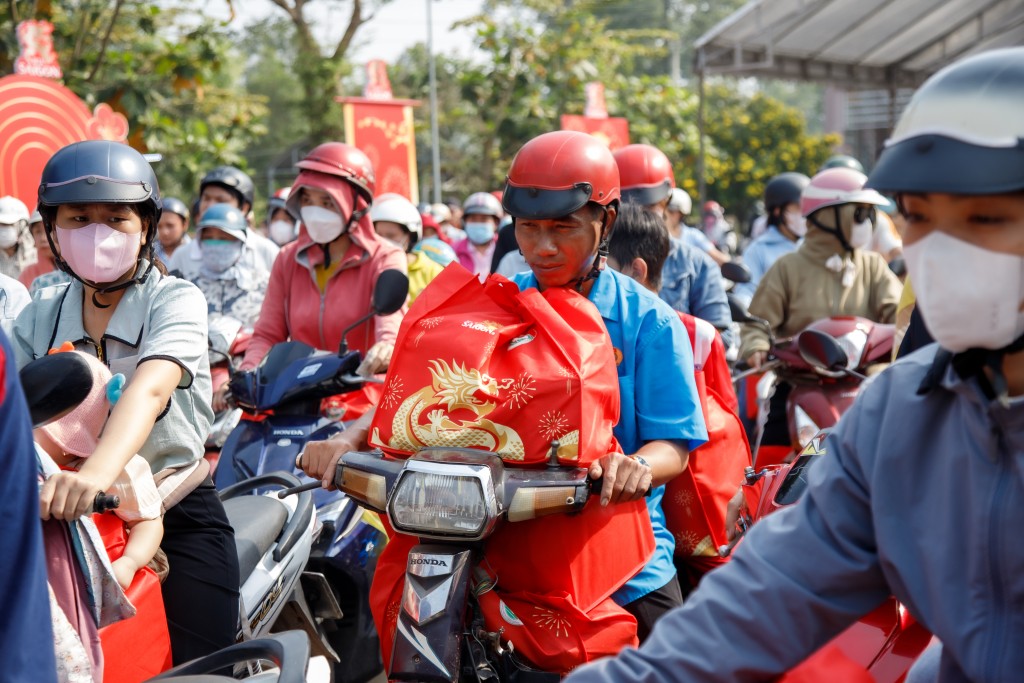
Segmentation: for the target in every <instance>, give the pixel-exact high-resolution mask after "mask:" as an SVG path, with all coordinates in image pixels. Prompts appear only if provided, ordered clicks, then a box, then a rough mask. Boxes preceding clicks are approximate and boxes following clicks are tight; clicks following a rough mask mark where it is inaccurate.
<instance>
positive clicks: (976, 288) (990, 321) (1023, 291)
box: [903, 231, 1024, 352]
mask: <svg viewBox="0 0 1024 683" xmlns="http://www.w3.org/2000/svg"><path fill="white" fill-rule="evenodd" d="M903 258H904V260H905V261H906V264H907V272H908V273H909V275H910V278H911V280H912V281H913V283H914V294H915V295H916V296H917V306H918V307H919V308H920V309H921V317H922V318H924V323H925V326H926V327H927V328H928V331H929V332H931V334H932V336H933V337H934V338H935V341H937V342H939V345H940V346H942V347H943V348H945V349H948V350H950V351H953V352H959V351H964V350H966V349H971V348H983V349H1001V348H1003V347H1004V346H1007V345H1008V344H1010V343H1012V342H1013V341H1014V340H1016V339H1017V337H1019V336H1020V335H1021V334H1022V333H1024V314H1022V313H1021V312H1020V310H1019V309H1020V303H1021V300H1022V299H1024V258H1021V257H1020V256H1013V255H1012V254H1003V253H999V252H995V251H989V250H988V249H982V248H981V247H976V246H974V245H973V244H970V243H968V242H964V241H963V240H958V239H956V238H955V237H950V236H949V235H947V234H946V233H944V232H938V231H935V232H933V233H932V234H930V235H928V236H927V237H925V238H924V239H922V240H919V241H917V242H915V243H913V244H910V245H905V246H904V247H903Z"/></svg>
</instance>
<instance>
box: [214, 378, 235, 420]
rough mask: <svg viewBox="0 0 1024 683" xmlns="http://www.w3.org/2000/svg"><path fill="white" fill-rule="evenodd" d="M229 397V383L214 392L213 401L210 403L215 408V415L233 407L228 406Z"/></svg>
mask: <svg viewBox="0 0 1024 683" xmlns="http://www.w3.org/2000/svg"><path fill="white" fill-rule="evenodd" d="M229 395H230V390H229V389H228V383H227V382H224V384H222V385H220V386H219V387H217V389H215V390H214V392H213V400H212V401H211V402H210V405H211V407H212V408H213V412H214V413H220V412H223V411H225V410H227V409H228V408H230V407H231V406H230V404H228V396H229Z"/></svg>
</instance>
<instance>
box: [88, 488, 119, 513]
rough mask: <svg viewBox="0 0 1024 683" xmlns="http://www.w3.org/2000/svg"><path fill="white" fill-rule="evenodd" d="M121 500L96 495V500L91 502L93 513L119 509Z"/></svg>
mask: <svg viewBox="0 0 1024 683" xmlns="http://www.w3.org/2000/svg"><path fill="white" fill-rule="evenodd" d="M120 505H121V499H120V498H118V497H117V496H112V495H108V494H106V493H103V492H100V493H97V494H96V498H94V499H93V501H92V511H93V512H106V511H108V510H113V509H115V508H117V507H120Z"/></svg>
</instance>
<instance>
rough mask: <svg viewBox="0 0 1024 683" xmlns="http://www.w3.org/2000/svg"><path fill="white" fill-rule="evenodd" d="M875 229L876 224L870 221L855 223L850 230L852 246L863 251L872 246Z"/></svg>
mask: <svg viewBox="0 0 1024 683" xmlns="http://www.w3.org/2000/svg"><path fill="white" fill-rule="evenodd" d="M874 229H875V224H874V223H872V222H871V221H869V220H866V221H861V222H860V223H854V224H853V227H852V228H850V246H851V247H853V248H854V249H863V248H864V247H866V246H868V245H869V244H871V233H872V232H874Z"/></svg>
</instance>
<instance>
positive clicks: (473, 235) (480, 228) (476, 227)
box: [462, 222, 494, 244]
mask: <svg viewBox="0 0 1024 683" xmlns="http://www.w3.org/2000/svg"><path fill="white" fill-rule="evenodd" d="M462 227H463V228H465V229H466V237H468V238H469V241H470V242H472V243H473V244H487V243H488V242H490V241H491V240H492V239H494V223H487V222H484V223H466V224H465V225H464V226H462Z"/></svg>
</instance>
